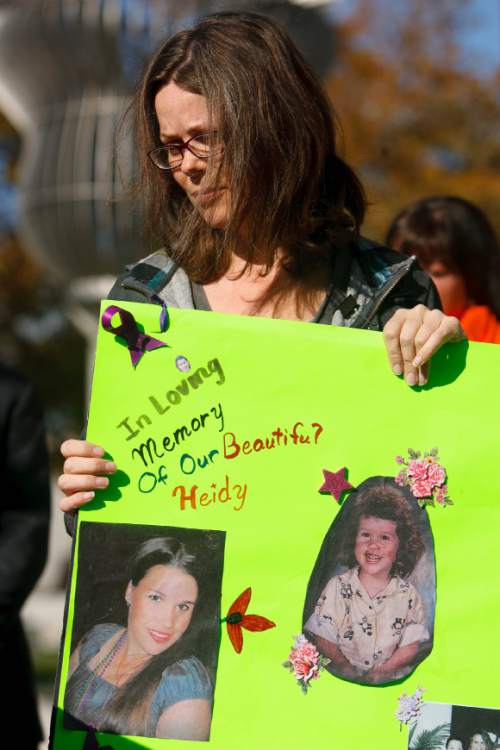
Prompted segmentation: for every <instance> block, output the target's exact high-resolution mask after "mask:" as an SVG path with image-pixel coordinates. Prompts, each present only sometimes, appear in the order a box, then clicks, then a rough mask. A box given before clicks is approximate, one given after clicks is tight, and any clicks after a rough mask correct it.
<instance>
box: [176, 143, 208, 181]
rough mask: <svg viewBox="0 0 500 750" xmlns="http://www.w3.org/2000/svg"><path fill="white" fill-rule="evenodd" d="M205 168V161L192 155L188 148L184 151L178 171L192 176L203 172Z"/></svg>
mask: <svg viewBox="0 0 500 750" xmlns="http://www.w3.org/2000/svg"><path fill="white" fill-rule="evenodd" d="M206 166H207V162H206V160H205V159H200V158H199V156H195V154H192V153H191V151H190V150H189V149H188V148H185V149H184V158H183V160H182V163H181V165H180V169H181V170H182V172H184V174H187V175H192V174H198V173H200V172H204V171H205V169H206Z"/></svg>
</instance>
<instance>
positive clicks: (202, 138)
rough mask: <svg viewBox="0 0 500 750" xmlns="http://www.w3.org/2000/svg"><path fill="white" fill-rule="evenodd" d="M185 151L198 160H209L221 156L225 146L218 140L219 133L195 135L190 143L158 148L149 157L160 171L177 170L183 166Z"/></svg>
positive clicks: (182, 142)
mask: <svg viewBox="0 0 500 750" xmlns="http://www.w3.org/2000/svg"><path fill="white" fill-rule="evenodd" d="M185 149H187V150H188V151H189V152H190V153H191V154H193V156H196V157H197V158H198V159H209V158H210V157H211V156H221V155H222V153H223V151H224V144H223V143H222V142H221V141H220V140H218V136H217V133H202V134H201V135H193V137H192V138H190V139H189V140H188V141H179V142H178V143H167V144H166V145H165V146H158V147H157V148H154V149H153V150H152V151H149V152H148V156H149V158H150V159H151V161H152V162H153V164H154V165H155V167H158V169H175V168H176V167H179V166H180V165H181V164H182V160H183V159H184V151H185Z"/></svg>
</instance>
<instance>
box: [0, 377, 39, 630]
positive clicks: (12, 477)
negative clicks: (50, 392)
mask: <svg viewBox="0 0 500 750" xmlns="http://www.w3.org/2000/svg"><path fill="white" fill-rule="evenodd" d="M0 429H1V434H0V441H1V453H0V456H1V457H0V461H1V465H2V476H3V479H4V485H3V492H2V500H1V501H0V643H2V644H3V643H5V634H6V631H7V630H8V628H9V627H11V625H12V624H13V623H14V622H15V621H16V619H17V616H18V614H19V610H20V608H21V606H22V605H23V603H24V601H25V599H26V597H27V596H28V594H29V593H30V592H31V590H32V588H33V586H34V585H35V583H36V581H37V579H38V577H39V576H40V573H41V572H42V570H43V567H44V565H45V561H46V558H47V544H48V529H49V515H50V484H49V462H48V456H47V448H46V443H45V430H44V424H43V418H42V413H41V409H40V405H39V402H38V400H37V398H36V397H35V394H34V391H33V388H32V387H31V385H29V383H28V382H27V381H25V380H24V379H23V378H21V377H20V376H18V375H17V374H15V373H13V372H11V371H8V370H5V369H3V368H2V370H0Z"/></svg>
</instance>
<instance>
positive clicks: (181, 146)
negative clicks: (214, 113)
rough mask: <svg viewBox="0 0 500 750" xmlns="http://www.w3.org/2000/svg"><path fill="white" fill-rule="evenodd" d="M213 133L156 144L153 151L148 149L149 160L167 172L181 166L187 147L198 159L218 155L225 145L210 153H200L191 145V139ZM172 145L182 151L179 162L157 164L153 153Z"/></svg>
mask: <svg viewBox="0 0 500 750" xmlns="http://www.w3.org/2000/svg"><path fill="white" fill-rule="evenodd" d="M212 135H213V133H197V134H196V135H193V136H191V138H189V139H188V140H187V141H175V143H165V144H163V145H162V146H156V148H152V149H151V151H148V157H149V160H150V161H151V162H152V163H153V164H154V166H155V167H156V168H157V169H161V170H163V171H165V172H170V171H171V170H172V169H177V167H180V165H181V164H182V161H183V159H184V152H185V150H186V149H187V150H188V151H189V153H190V154H193V156H196V158H197V159H210V157H211V156H218V155H219V154H221V153H222V151H223V150H224V146H223V145H222V144H221V145H220V146H219V147H218V148H215V149H210V153H208V154H200V153H198V152H197V151H196V150H195V149H194V148H193V147H192V146H190V145H189V144H190V143H191V141H194V140H196V139H197V138H202V137H205V136H206V137H208V138H210V137H212ZM172 147H174V148H177V149H178V150H179V151H180V154H181V156H180V160H179V163H178V164H173V165H172V166H166V167H163V166H160V165H159V164H157V162H156V161H155V160H154V157H153V154H155V153H158V152H166V151H167V150H168V149H169V148H172Z"/></svg>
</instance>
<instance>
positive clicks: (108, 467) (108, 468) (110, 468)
mask: <svg viewBox="0 0 500 750" xmlns="http://www.w3.org/2000/svg"><path fill="white" fill-rule="evenodd" d="M104 471H107V472H108V473H109V474H112V473H113V472H114V471H116V464H114V463H113V462H112V461H107V462H106V463H105V464H104Z"/></svg>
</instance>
